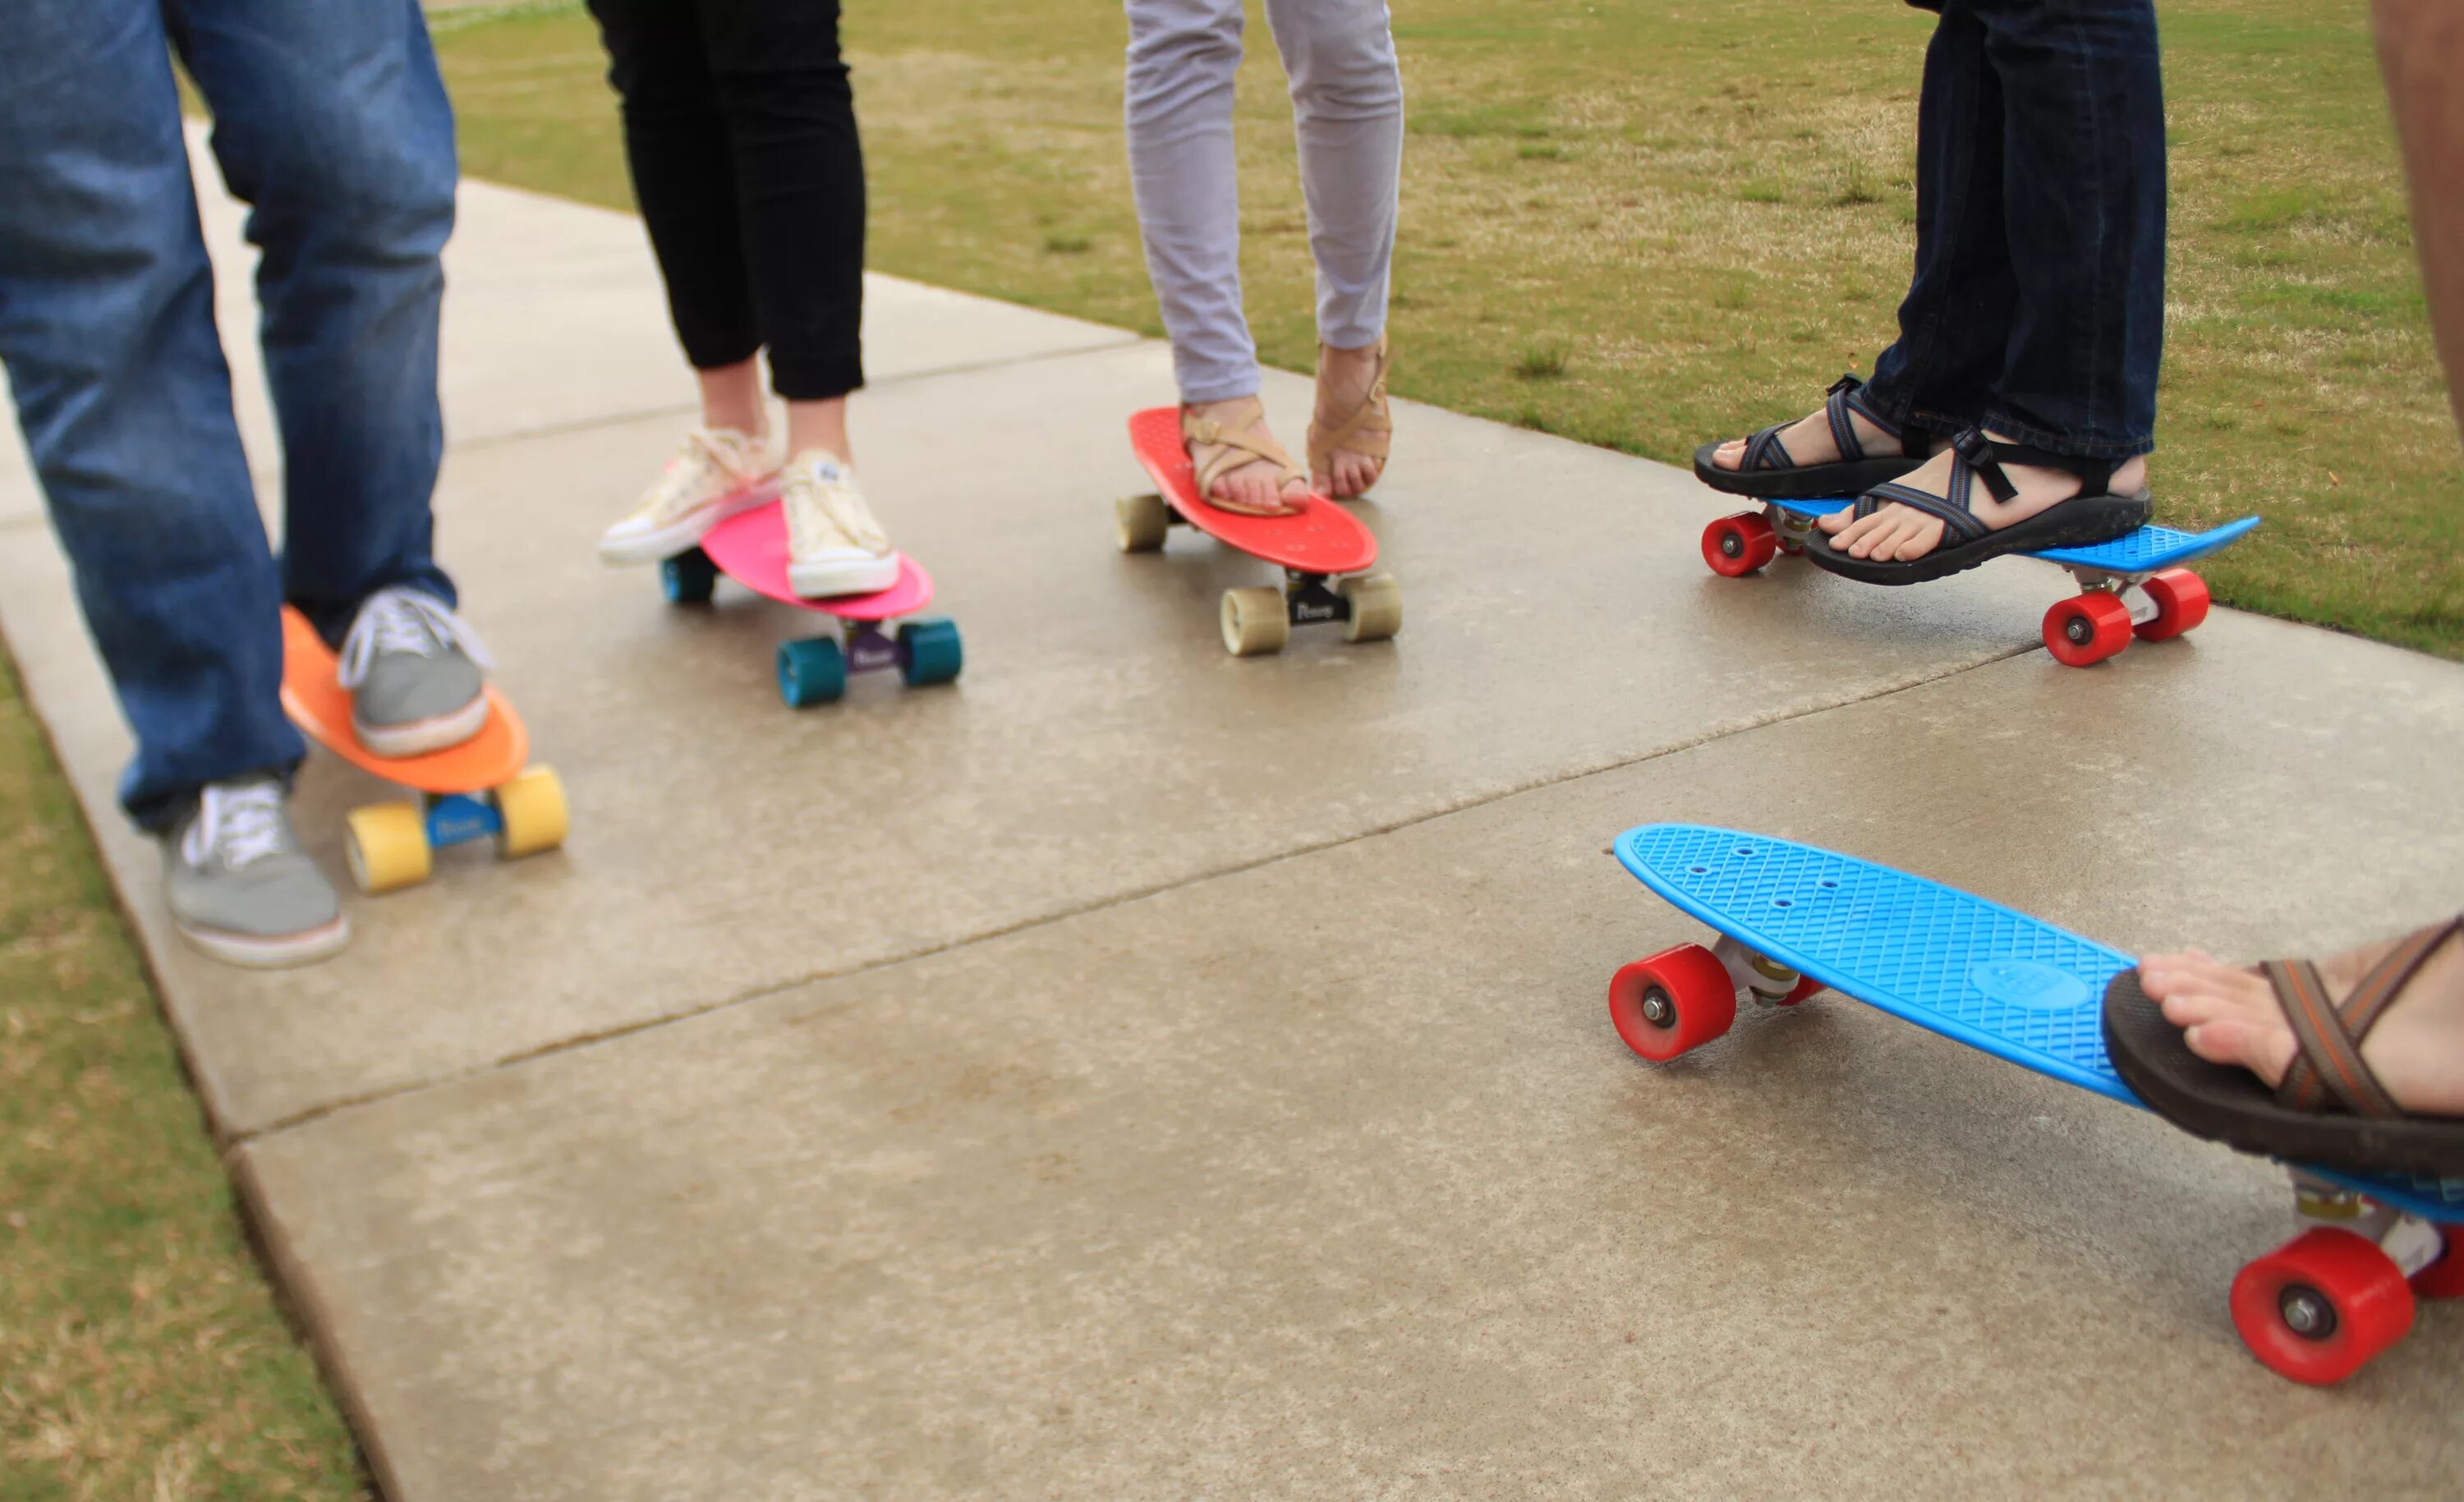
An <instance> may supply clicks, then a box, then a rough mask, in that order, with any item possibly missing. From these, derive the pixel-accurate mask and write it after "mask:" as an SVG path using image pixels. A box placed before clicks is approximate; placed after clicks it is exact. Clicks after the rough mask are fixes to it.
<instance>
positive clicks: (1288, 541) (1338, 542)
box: [1113, 406, 1403, 657]
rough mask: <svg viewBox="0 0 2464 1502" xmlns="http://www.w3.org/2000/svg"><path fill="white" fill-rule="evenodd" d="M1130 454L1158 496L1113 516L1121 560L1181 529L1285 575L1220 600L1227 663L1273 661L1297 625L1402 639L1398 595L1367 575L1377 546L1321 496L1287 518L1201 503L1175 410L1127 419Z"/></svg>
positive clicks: (1380, 578) (1347, 636) (1134, 501)
mask: <svg viewBox="0 0 2464 1502" xmlns="http://www.w3.org/2000/svg"><path fill="white" fill-rule="evenodd" d="M1130 447H1131V449H1132V450H1133V452H1135V453H1136V454H1137V456H1138V463H1139V464H1141V465H1143V466H1145V467H1146V471H1147V473H1148V474H1149V475H1151V476H1153V477H1154V479H1155V488H1156V490H1160V491H1161V492H1162V493H1161V494H1147V495H1130V496H1124V497H1122V498H1121V500H1120V501H1119V502H1118V503H1117V504H1116V505H1115V507H1114V508H1113V514H1114V518H1115V520H1116V523H1117V532H1116V535H1117V536H1118V538H1119V541H1120V545H1121V551H1122V552H1123V553H1153V552H1155V551H1156V550H1157V549H1159V548H1161V547H1162V546H1163V543H1164V538H1165V536H1166V535H1168V534H1169V533H1170V532H1171V530H1172V529H1173V528H1174V527H1176V526H1189V527H1195V528H1197V529H1198V530H1199V532H1202V533H1206V534H1207V535H1208V536H1210V537H1212V538H1214V539H1215V540H1216V541H1218V542H1221V543H1222V544H1224V545H1225V546H1227V547H1231V548H1237V549H1239V550H1240V551H1241V552H1243V553H1245V554H1247V555H1250V556H1251V557H1253V558H1256V559H1258V560H1259V561H1260V562H1262V563H1271V564H1273V565H1274V566H1275V567H1277V568H1279V569H1282V570H1283V571H1284V582H1283V584H1282V585H1281V586H1280V587H1274V586H1265V587H1259V588H1253V589H1227V590H1225V591H1224V592H1223V611H1222V625H1223V645H1224V646H1225V647H1226V648H1227V649H1229V650H1230V652H1231V653H1232V655H1233V656H1234V657H1257V656H1262V655H1264V654H1265V653H1268V652H1280V651H1282V650H1283V649H1284V643H1285V642H1288V641H1289V640H1290V639H1291V631H1292V627H1294V626H1300V625H1314V624H1318V623H1320V622H1326V621H1341V622H1342V623H1343V639H1344V640H1345V641H1347V642H1383V641H1385V640H1386V639H1387V638H1388V637H1391V636H1393V635H1394V634H1395V633H1396V632H1397V631H1400V630H1401V629H1403V591H1402V587H1401V586H1400V585H1398V584H1397V583H1396V582H1395V578H1394V576H1392V575H1388V574H1372V573H1370V572H1369V570H1370V569H1371V568H1372V567H1374V566H1375V564H1376V562H1377V538H1376V536H1375V534H1374V533H1371V532H1370V530H1369V529H1368V528H1367V527H1364V526H1362V525H1361V523H1360V519H1359V518H1358V517H1356V516H1354V515H1353V514H1352V513H1351V512H1347V511H1345V510H1344V509H1343V508H1342V507H1340V506H1337V505H1335V504H1334V503H1333V502H1332V501H1330V500H1328V499H1326V498H1325V497H1324V496H1320V495H1311V496H1309V497H1308V498H1307V499H1306V500H1304V501H1303V502H1302V509H1301V511H1300V512H1298V513H1297V514H1295V515H1289V516H1243V515H1242V514H1241V513H1240V512H1227V511H1224V510H1223V509H1221V507H1216V506H1209V505H1207V504H1206V503H1204V502H1203V501H1200V500H1199V498H1198V476H1197V473H1196V471H1195V470H1193V469H1192V468H1191V467H1190V463H1189V451H1188V450H1187V449H1186V448H1184V447H1182V446H1181V442H1180V411H1179V409H1178V408H1177V407H1168V406H1160V407H1154V408H1151V409H1150V410H1147V411H1144V412H1139V413H1137V414H1135V415H1133V417H1131V419H1130Z"/></svg>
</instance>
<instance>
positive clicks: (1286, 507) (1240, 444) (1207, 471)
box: [1180, 397, 1309, 516]
mask: <svg viewBox="0 0 2464 1502" xmlns="http://www.w3.org/2000/svg"><path fill="white" fill-rule="evenodd" d="M1265 420H1266V404H1265V403H1263V402H1261V401H1259V400H1258V399H1257V398H1256V397H1251V398H1249V399H1248V400H1246V401H1245V402H1243V403H1242V404H1241V405H1239V406H1237V407H1234V408H1233V409H1232V417H1231V418H1230V420H1229V421H1226V420H1225V419H1222V418H1216V417H1199V416H1198V415H1197V414H1196V413H1194V412H1192V411H1191V410H1190V409H1189V408H1187V407H1182V408H1181V409H1180V439H1181V442H1182V443H1184V444H1186V445H1188V446H1189V457H1190V459H1191V461H1192V462H1193V463H1196V464H1197V465H1198V498H1199V500H1201V501H1203V502H1205V503H1206V504H1207V505H1209V506H1212V507H1214V508H1215V509H1216V510H1217V511H1221V512H1232V513H1233V514H1235V515H1238V516H1289V515H1291V514H1292V513H1293V512H1297V511H1299V510H1300V508H1299V507H1297V506H1293V505H1290V504H1289V503H1281V502H1279V503H1278V504H1277V505H1275V506H1273V507H1271V508H1268V507H1257V506H1248V505H1244V504H1243V503H1242V502H1239V501H1227V500H1224V499H1223V498H1222V497H1221V496H1219V495H1217V494H1216V493H1215V482H1216V481H1217V480H1220V479H1221V478H1222V477H1223V476H1224V475H1225V474H1226V473H1228V472H1230V471H1231V470H1234V469H1238V468H1241V467H1242V466H1243V465H1245V464H1251V463H1254V462H1256V461H1258V460H1261V459H1263V460H1265V462H1266V463H1268V464H1270V465H1273V466H1274V467H1275V468H1276V470H1277V471H1278V473H1277V476H1276V487H1275V488H1276V489H1277V490H1282V489H1283V487H1284V486H1286V485H1288V484H1290V483H1291V482H1292V481H1294V480H1298V481H1299V482H1300V483H1301V484H1303V485H1307V484H1309V471H1308V470H1306V469H1303V468H1301V467H1300V466H1299V465H1296V464H1294V463H1292V456H1291V455H1290V454H1287V453H1286V452H1285V451H1284V450H1283V447H1282V446H1280V445H1278V444H1277V443H1275V441H1274V440H1272V439H1268V438H1260V437H1258V436H1256V435H1255V434H1253V433H1251V432H1250V431H1249V429H1251V428H1253V427H1255V426H1257V425H1258V424H1261V423H1264V422H1265ZM1201 447H1211V448H1213V449H1214V450H1215V452H1213V453H1211V454H1209V455H1207V456H1206V458H1205V460H1204V461H1203V462H1199V459H1198V450H1199V448H1201Z"/></svg>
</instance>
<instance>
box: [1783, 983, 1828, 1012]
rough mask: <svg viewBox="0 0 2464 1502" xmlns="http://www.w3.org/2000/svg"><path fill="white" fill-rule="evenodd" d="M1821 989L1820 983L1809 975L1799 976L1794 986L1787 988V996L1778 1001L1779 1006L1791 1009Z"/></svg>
mask: <svg viewBox="0 0 2464 1502" xmlns="http://www.w3.org/2000/svg"><path fill="white" fill-rule="evenodd" d="M1821 989H1822V983H1821V982H1820V981H1818V980H1815V978H1814V977H1813V976H1811V975H1800V976H1798V977H1797V978H1796V984H1795V985H1794V986H1792V987H1790V988H1789V992H1788V994H1787V995H1785V996H1782V997H1781V998H1780V999H1779V1004H1780V1005H1781V1006H1783V1007H1793V1006H1795V1005H1796V1004H1797V1003H1798V1002H1800V1001H1803V1000H1804V999H1805V998H1806V997H1808V996H1811V995H1813V994H1814V993H1815V991H1817V990H1821Z"/></svg>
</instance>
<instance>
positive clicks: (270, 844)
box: [180, 782, 289, 871]
mask: <svg viewBox="0 0 2464 1502" xmlns="http://www.w3.org/2000/svg"><path fill="white" fill-rule="evenodd" d="M288 844H289V841H288V840H287V839H285V838H284V836H283V825H282V791H281V790H280V789H279V788H276V787H275V785H274V784H273V783H271V782H249V783H241V784H238V785H235V786H234V785H229V784H216V785H214V786H212V787H209V788H208V789H206V791H205V795H204V797H203V798H202V799H201V800H200V802H199V806H198V810H197V816H196V818H195V819H194V820H192V821H191V822H190V823H189V825H188V832H187V835H186V836H184V837H183V838H181V840H180V859H182V860H186V861H187V863H188V864H190V865H192V866H201V865H204V864H206V862H207V860H208V858H209V857H219V858H220V860H221V862H222V864H223V865H224V866H225V867H226V868H227V869H230V870H233V871H236V870H238V869H239V868H240V867H242V866H244V865H247V864H249V863H251V862H252V861H256V860H264V859H265V858H266V857H268V856H278V855H280V854H282V852H283V850H284V848H285V847H286V846H287V845H288Z"/></svg>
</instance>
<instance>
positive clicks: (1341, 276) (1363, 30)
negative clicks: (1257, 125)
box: [1266, 0, 1403, 496]
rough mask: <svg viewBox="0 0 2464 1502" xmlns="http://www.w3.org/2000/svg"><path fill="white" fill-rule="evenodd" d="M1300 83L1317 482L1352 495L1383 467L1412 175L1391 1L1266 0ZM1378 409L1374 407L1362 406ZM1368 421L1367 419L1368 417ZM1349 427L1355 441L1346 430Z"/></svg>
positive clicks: (1295, 113)
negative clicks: (1403, 210)
mask: <svg viewBox="0 0 2464 1502" xmlns="http://www.w3.org/2000/svg"><path fill="white" fill-rule="evenodd" d="M1266 20H1267V24H1268V26H1269V27H1270V28H1271V29H1272V31H1273V33H1274V37H1275V46H1276V48H1277V50H1278V51H1279V52H1280V53H1281V54H1283V60H1284V71H1285V73H1286V75H1287V76H1288V78H1289V80H1290V84H1291V98H1292V133H1293V135H1294V137H1295V138H1296V139H1297V140H1298V142H1299V146H1300V163H1301V189H1302V192H1303V194H1304V195H1305V196H1306V198H1307V199H1308V202H1309V253H1310V256H1311V257H1312V259H1314V261H1315V262H1316V265H1317V327H1318V344H1319V349H1318V391H1317V417H1316V424H1317V425H1318V426H1321V427H1323V428H1324V429H1326V431H1327V434H1328V435H1329V436H1330V437H1331V438H1333V439H1334V442H1333V444H1332V446H1321V440H1320V439H1319V438H1318V437H1316V436H1312V438H1311V440H1310V443H1309V449H1310V455H1309V466H1310V475H1309V483H1310V485H1311V486H1312V487H1313V488H1315V489H1316V490H1318V491H1319V492H1320V493H1322V494H1328V495H1335V496H1353V495H1358V494H1360V493H1361V492H1362V491H1364V490H1368V489H1369V487H1370V486H1372V485H1373V484H1375V483H1376V479H1377V475H1378V472H1379V471H1380V470H1381V469H1382V468H1384V467H1385V459H1386V446H1387V440H1388V436H1389V423H1388V419H1387V418H1386V415H1385V410H1384V409H1385V392H1384V389H1383V385H1382V381H1383V377H1384V369H1383V365H1384V361H1383V359H1381V351H1382V349H1383V345H1384V341H1385V337H1386V300H1387V290H1388V283H1389V280H1390V276H1391V273H1392V269H1393V266H1394V261H1395V219H1396V213H1397V194H1398V192H1399V190H1400V186H1401V183H1402V164H1403V76H1402V74H1401V72H1400V71H1399V70H1398V69H1397V66H1396V63H1395V35H1394V31H1393V27H1392V25H1391V23H1390V21H1389V18H1388V15H1387V10H1386V4H1385V0H1268V4H1267V7H1266ZM1367 406H1374V407H1375V409H1376V410H1375V413H1374V414H1362V413H1361V409H1362V408H1363V407H1367ZM1364 417H1365V420H1360V419H1361V418H1364ZM1347 433H1348V434H1349V435H1350V437H1349V441H1346V439H1345V438H1344V437H1343V436H1342V435H1345V434H1347Z"/></svg>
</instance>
